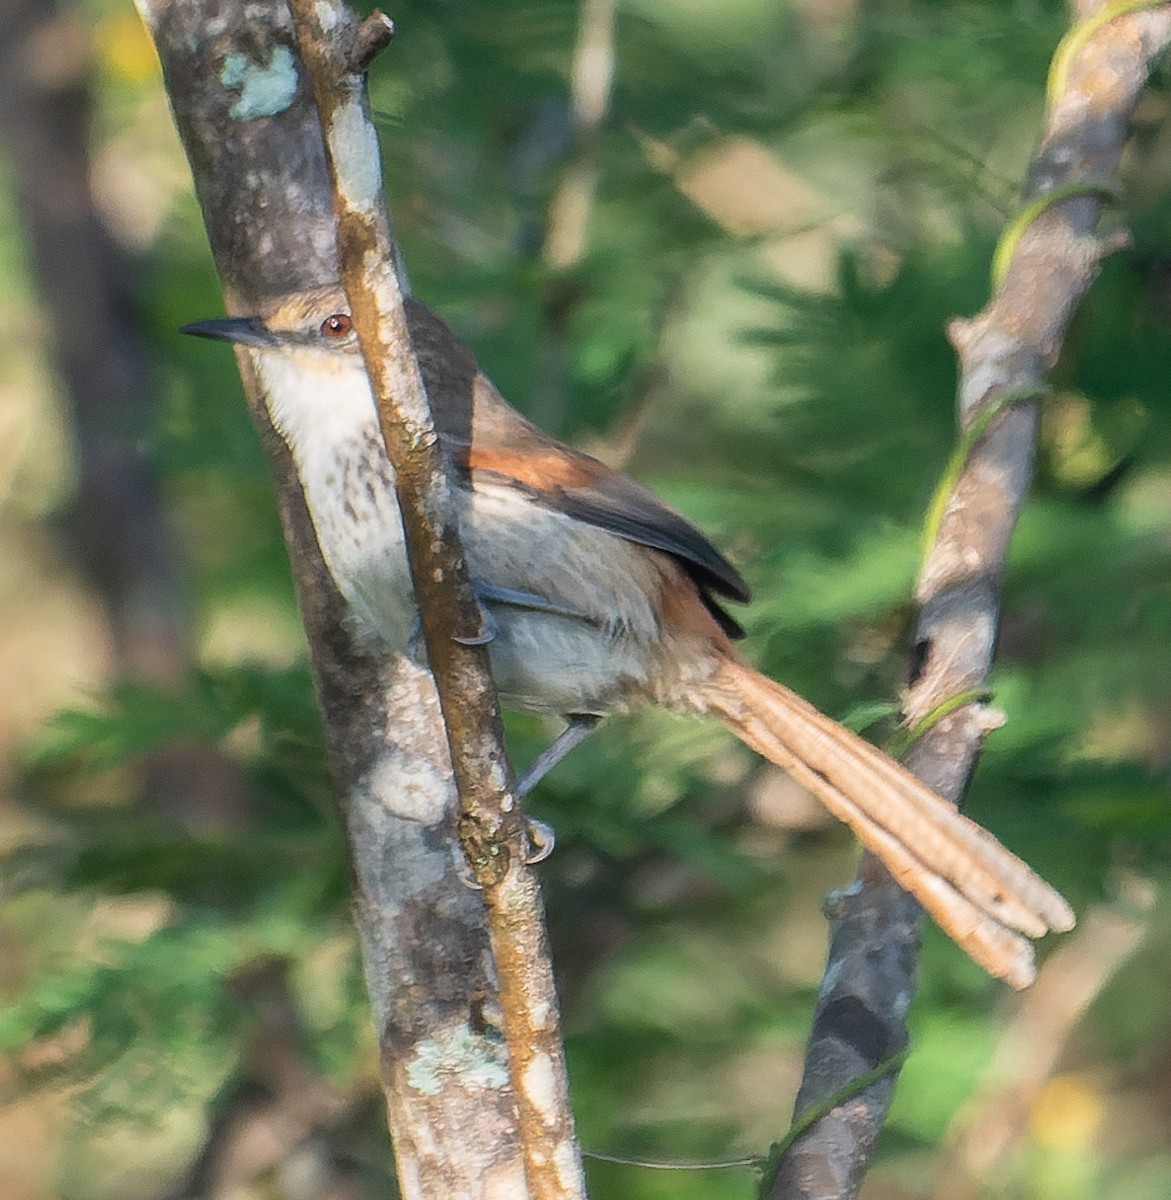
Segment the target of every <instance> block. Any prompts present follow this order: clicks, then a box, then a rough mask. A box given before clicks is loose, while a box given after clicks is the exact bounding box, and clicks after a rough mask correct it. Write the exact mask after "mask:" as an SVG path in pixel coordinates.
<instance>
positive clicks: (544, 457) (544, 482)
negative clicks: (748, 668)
mask: <svg viewBox="0 0 1171 1200" xmlns="http://www.w3.org/2000/svg"><path fill="white" fill-rule="evenodd" d="M407 317H408V320H409V322H410V325H411V334H412V340H413V342H414V345H415V350H416V352H417V353H418V355H419V363H420V366H421V368H422V371H423V377H424V380H425V382H426V386H427V394H428V397H429V399H430V401H431V405H432V410H433V412H434V414H435V421H436V425H437V427H438V429H439V432H440V434H441V436H442V437H443V440H444V442H445V443H446V444H447V446H448V447H449V450H450V452H451V454H452V458H453V460H454V461H455V462H456V464H457V465H458V466H460V467H462V468H463V469H465V470H471V471H473V472H476V473H479V472H486V473H488V474H490V475H492V476H493V478H495V479H498V480H503V481H505V482H507V483H508V484H510V485H511V486H514V487H519V488H523V489H524V490H525V492H526V493H527V494H528V495H530V496H531V497H532V499H533V500H534V501H535V502H537V503H539V504H543V505H546V506H547V507H549V508H552V509H555V510H557V511H559V512H563V513H566V514H567V515H568V516H571V517H576V518H577V519H578V520H580V521H585V522H587V523H589V524H591V525H595V526H597V527H598V528H599V529H605V530H607V531H609V532H610V533H613V534H615V535H616V536H618V537H621V538H626V539H627V540H628V541H631V542H637V543H638V544H639V545H642V546H650V547H651V548H652V549H655V550H662V551H663V552H664V553H666V554H670V555H672V556H673V557H674V558H675V559H677V560H678V561H679V563H680V564H681V565H682V566H683V567H684V569H685V570H686V571H687V572H688V574H689V575H690V576H691V578H692V579H693V580H694V581H695V583H696V586H697V587H698V589H699V593H700V595H701V596H702V598H703V601H704V603H705V604H706V605H707V607H708V609H709V611H710V612H711V614H712V616H713V617H715V619H716V620H717V621H718V622H719V624H720V626H721V628H722V629H723V630H724V632H725V633H727V634H728V635H729V636H731V637H740V636H742V634H743V630H742V629H741V628H740V626H739V625H738V624H737V623H736V622H735V621H734V620H733V619H732V618H731V617H730V616H728V614H727V613H725V612H724V611H723V609H722V608H720V606H719V605H718V604H717V603H716V601H715V600H714V599H713V598H712V596H711V593H713V592H714V593H716V594H717V595H720V596H727V597H728V598H729V599H731V600H739V601H742V602H743V601H746V600H747V599H748V585H747V584H746V583H745V582H744V580H743V578H741V576H740V573H739V572H738V571H737V570H736V568H735V567H733V566H732V564H731V563H730V562H728V560H727V559H726V558H725V557H724V556H723V555H722V554H721V553H720V552H719V551H718V550H717V549H716V548H715V547H714V546H713V545H712V544H711V542H709V541H708V540H707V538H705V537H704V536H703V534H702V533H700V532H699V530H698V529H696V528H695V526H694V525H692V524H691V522H690V521H688V520H687V519H686V518H685V517H683V516H682V515H681V514H679V513H677V512H676V511H675V510H674V509H673V508H670V507H669V506H668V505H666V504H664V503H663V501H662V500H660V499H659V498H658V497H657V496H656V495H655V494H654V493H653V492H651V491H649V490H648V489H647V488H645V487H643V486H642V485H641V484H639V483H635V481H634V480H633V479H630V478H629V477H627V476H625V475H622V474H620V473H619V472H617V471H613V470H611V469H610V468H609V467H607V466H606V465H605V464H604V463H601V462H599V461H598V460H597V459H596V458H591V457H590V456H589V455H588V454H582V453H581V452H580V451H578V450H573V449H571V448H570V447H568V446H565V445H563V444H562V443H561V442H558V441H557V440H556V439H555V438H552V437H550V436H549V435H548V434H547V433H545V432H544V431H543V430H541V429H539V428H538V427H537V426H536V425H534V424H532V422H531V421H528V420H526V419H525V418H524V417H522V416H521V415H520V414H519V413H518V412H517V411H516V410H515V409H514V408H512V407H511V406H510V405H509V404H508V403H507V401H505V399H504V398H503V397H502V396H501V395H500V393H499V392H498V391H497V390H496V389H495V388H494V387H493V386H492V383H491V382H490V381H489V380H488V379H487V378H486V377H485V376H484V375H483V374H481V373H480V372H479V371H478V370H477V368H476V364H475V360H474V359H473V358H472V356H471V355H470V354H469V353H468V351H467V350H466V348H465V347H463V345H462V343H460V342H459V341H458V339H456V338H455V336H454V335H453V334H452V333H451V331H450V330H449V329H448V328H447V326H446V325H444V324H443V322H442V321H440V320H439V318H438V317H436V316H435V315H434V313H432V312H430V310H429V309H427V308H426V307H424V306H423V305H422V304H419V303H418V302H417V301H414V300H412V301H410V302H409V303H408V306H407Z"/></svg>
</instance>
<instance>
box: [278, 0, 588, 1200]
mask: <svg viewBox="0 0 1171 1200" xmlns="http://www.w3.org/2000/svg"><path fill="white" fill-rule="evenodd" d="M290 9H291V12H292V14H293V24H294V27H295V29H296V32H297V40H298V43H299V46H300V49H301V54H302V57H303V59H304V61H305V65H306V69H307V74H308V76H309V79H310V82H311V85H312V88H313V93H314V96H315V98H316V100H317V107H318V111H319V113H320V115H321V123H322V131H323V133H324V137H325V145H326V154H327V162H328V164H329V170H330V176H331V180H332V183H333V198H334V209H335V213H336V215H337V222H338V258H339V262H340V266H341V275H342V282H343V284H344V286H345V289H346V293H347V295H348V297H349V299H350V303H351V311H352V315H353V319H354V326H355V328H356V329H357V331H358V337H359V342H360V344H361V346H362V353H363V357H364V359H365V362H366V370H367V374H368V375H369V377H370V383H371V387H372V389H373V391H374V395H375V398H376V400H377V403H378V411H379V416H380V419H381V424H382V436H383V439H384V441H385V443H386V451H387V457H388V458H389V459H390V462H391V464H392V466H393V467H394V473H395V489H396V492H397V494H398V501H399V508H400V510H401V513H402V522H403V530H404V532H405V534H406V542H407V554H408V559H409V562H410V567H411V578H412V582H413V586H414V592H415V597H416V600H417V603H418V605H419V611H420V617H421V623H422V628H423V637H424V640H425V642H426V645H427V657H428V662H429V665H430V668H431V672H432V674H433V675H434V677H435V685H436V689H437V691H438V693H439V701H440V705H441V707H442V709H443V717H444V724H445V726H446V732H447V740H448V745H449V747H450V750H451V760H452V768H453V771H454V775H455V781H456V787H457V790H458V792H459V804H460V842H461V844H462V845H463V848H464V852H465V855H466V857H467V860H468V863H469V865H470V867H471V869H472V872H473V873H474V875H475V877H476V880H477V882H478V883H479V884H480V886H481V887H482V888H483V893H484V902H485V905H486V908H487V913H488V930H489V937H490V940H491V943H492V950H493V956H494V959H495V964H496V973H497V979H498V983H499V988H500V1009H501V1020H502V1025H503V1032H504V1040H505V1045H506V1047H507V1050H508V1064H509V1069H510V1073H511V1077H512V1086H513V1091H514V1094H515V1097H516V1104H517V1118H518V1122H519V1130H520V1138H521V1146H522V1149H523V1153H524V1159H525V1173H526V1177H527V1181H528V1185H529V1189H530V1192H531V1194H532V1196H533V1197H534V1198H536V1200H546V1198H547V1200H562V1198H573V1197H577V1196H581V1195H583V1194H584V1184H583V1180H582V1173H581V1160H580V1154H579V1152H578V1149H577V1144H576V1141H575V1137H574V1129H573V1118H572V1115H571V1113H570V1110H569V1104H568V1084H567V1078H566V1073H565V1061H564V1055H563V1051H562V1048H561V1039H560V1031H559V1023H558V1020H557V1004H556V992H555V988H554V985H553V975H552V965H551V962H550V956H549V949H548V944H547V940H546V937H545V930H544V920H543V915H542V912H541V906H540V897H539V894H538V891H537V887H536V882H535V879H534V876H533V872H532V870H531V869H530V868H528V867H527V866H526V864H525V861H524V860H525V855H526V832H525V828H524V824H523V818H522V814H521V812H520V808H519V806H518V804H517V802H516V798H515V796H514V795H513V792H512V785H513V780H512V776H511V769H510V767H509V765H508V759H507V755H506V752H505V748H504V731H503V726H502V725H501V721H500V711H499V705H498V702H497V699H496V689H495V686H494V684H493V682H492V677H491V674H490V671H489V666H488V652H487V647H486V646H485V645H484V639H483V637H482V636H480V634H481V632H482V623H483V616H482V614H481V612H480V609H479V606H478V604H477V603H476V600H475V597H474V595H473V593H472V589H471V584H470V582H469V578H468V572H467V565H466V562H465V560H464V557H463V551H462V548H461V546H460V543H459V533H458V527H457V517H456V513H457V506H456V504H455V503H454V501H453V498H452V493H453V485H452V483H451V481H450V479H449V469H448V464H447V461H446V459H445V457H444V454H443V452H442V449H441V446H440V443H439V441H438V439H437V437H436V435H435V428H434V423H433V421H432V419H431V411H430V406H429V403H428V399H427V394H426V391H425V389H424V386H423V379H422V374H421V372H420V368H419V364H418V360H417V358H416V357H415V352H414V349H413V347H412V344H411V336H410V332H409V330H408V327H407V319H406V312H405V309H404V298H405V297H404V293H405V291H406V289H405V286H404V277H403V275H402V272H401V271H400V270H399V268H398V250H397V247H396V246H395V245H394V243H393V241H392V239H391V237H390V225H389V219H388V217H387V215H386V211H385V207H384V204H383V201H382V194H381V193H382V188H381V184H382V180H381V172H380V171H379V170H378V169H377V164H378V162H379V151H378V140H377V134H376V133H375V130H374V125H373V122H372V120H371V117H370V109H369V104H368V101H367V98H366V91H365V81H364V78H363V76H362V75H361V74H357V73H354V72H353V70H352V69H351V67H350V64H351V63H352V62H354V61H361V60H362V57H363V55H362V54H361V53H360V52H356V51H355V47H356V46H359V47H362V46H367V45H369V44H371V43H372V42H376V41H377V40H378V39H377V37H375V36H373V35H372V34H371V32H370V27H371V25H372V24H378V23H381V24H382V25H383V26H385V27H388V23H387V22H386V18H385V17H383V16H382V15H381V14H380V13H377V12H375V13H373V14H371V15H370V16H369V17H367V18H366V20H365V21H364V22H362V23H360V24H359V23H357V22H356V21H355V19H354V18H353V16H352V15H351V14H350V12H349V10H348V9H347V8H346V7H345V6H344V5H343V4H341V3H340V2H337V0H290ZM388 31H389V29H388Z"/></svg>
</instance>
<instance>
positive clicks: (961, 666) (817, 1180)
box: [767, 4, 1171, 1200]
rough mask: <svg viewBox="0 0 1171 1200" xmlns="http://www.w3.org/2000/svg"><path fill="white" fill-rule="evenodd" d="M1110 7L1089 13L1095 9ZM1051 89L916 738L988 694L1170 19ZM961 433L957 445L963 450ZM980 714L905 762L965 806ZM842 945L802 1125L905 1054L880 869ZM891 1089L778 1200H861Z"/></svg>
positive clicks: (1139, 27)
mask: <svg viewBox="0 0 1171 1200" xmlns="http://www.w3.org/2000/svg"><path fill="white" fill-rule="evenodd" d="M1108 7H1109V6H1107V5H1102V4H1099V5H1096V6H1093V10H1094V12H1102V11H1104V10H1106V9H1107V8H1108ZM1089 10H1090V6H1083V9H1082V15H1083V17H1084V18H1086V19H1089V20H1091V21H1094V22H1095V28H1093V29H1092V30H1091V31H1090V35H1089V36H1086V37H1074V38H1072V39H1067V40H1066V41H1065V42H1064V43H1063V46H1064V47H1067V48H1068V47H1069V46H1070V45H1073V50H1072V52H1071V51H1068V50H1066V51H1063V54H1064V55H1065V57H1064V60H1063V62H1062V63H1061V70H1060V72H1055V77H1056V78H1057V79H1058V82H1059V83H1060V87H1059V89H1057V90H1055V92H1054V93H1053V94H1052V98H1051V103H1050V106H1049V109H1048V111H1047V113H1046V120H1045V128H1044V133H1043V136H1042V139H1041V144H1040V147H1039V148H1038V150H1037V153H1036V155H1035V157H1034V159H1033V163H1032V167H1031V170H1030V174H1029V180H1028V184H1027V186H1026V193H1025V196H1024V199H1023V204H1022V207H1023V208H1028V206H1030V205H1035V204H1036V202H1037V201H1038V200H1040V199H1041V198H1043V197H1047V196H1050V195H1051V194H1053V193H1055V192H1057V191H1058V190H1059V189H1067V188H1068V189H1072V190H1071V191H1070V193H1069V194H1067V195H1064V198H1062V199H1061V200H1060V201H1059V202H1057V203H1052V204H1045V205H1042V206H1039V207H1037V208H1035V210H1034V211H1033V212H1032V213H1031V216H1032V220H1031V221H1030V222H1029V223H1028V225H1027V227H1026V228H1021V229H1020V230H1019V235H1018V236H1016V237H1015V242H1014V244H1013V245H1012V247H1011V259H1010V260H1009V262H1008V263H1007V267H1006V269H1005V270H1004V274H1003V281H999V280H998V281H997V285H996V292H995V295H994V297H993V299H992V302H991V304H990V305H989V306H988V308H986V309H985V310H984V312H982V313H981V314H980V315H979V316H977V317H975V318H973V319H972V320H970V321H956V322H954V323H953V325H952V327H951V330H950V333H951V338H952V342H953V344H954V345H955V347H956V350H957V353H958V355H959V358H960V366H961V378H960V384H959V396H958V405H959V421H960V428H961V430H962V431H967V430H972V429H973V428H977V427H978V425H979V423H981V416H982V414H983V413H985V412H986V411H987V410H988V409H989V408H990V407H991V406H996V405H998V403H1000V401H999V398H1000V397H1003V396H1005V395H1009V396H1014V397H1017V399H1016V400H1015V402H1013V403H1010V404H1008V405H1006V406H1005V407H1004V408H1003V410H1002V411H1000V412H998V413H997V415H996V416H995V419H994V420H992V421H991V422H990V424H989V426H988V428H987V429H985V430H983V431H982V435H981V436H979V437H977V438H976V439H974V444H972V445H971V446H970V447H968V448H967V452H966V453H965V455H964V459H963V463H962V466H961V468H960V469H959V470H958V471H956V473H955V477H954V480H953V481H952V484H951V487H950V489H949V492H948V495H947V496H946V497H945V498H944V500H943V503H942V505H941V506H940V510H939V512H938V523H937V529H936V533H935V537H934V539H933V541H932V544H931V546H930V547H929V549H928V551H927V553H926V556H925V558H924V562H923V566H922V570H921V572H920V576H919V581H918V584H917V587H916V593H915V595H916V600H917V602H918V606H919V611H918V618H917V621H916V628H915V654H914V663H915V669H914V671H913V678H912V683H911V688H910V690H909V692H908V695H907V698H906V705H905V711H906V714H907V719H908V724H910V725H911V726H915V725H917V724H918V723H919V722H921V721H922V720H923V718H924V717H925V716H927V714H929V713H933V712H936V711H938V710H939V709H940V707H941V706H942V705H945V704H946V703H947V702H948V701H949V699H950V698H951V697H953V696H956V695H959V694H961V693H964V692H971V691H974V690H978V689H980V688H982V687H983V686H984V684H985V680H986V679H987V676H988V671H989V668H990V666H991V663H992V654H993V649H994V646H995V640H996V629H997V623H998V618H999V593H1000V581H1001V576H1002V574H1003V570H1004V562H1005V555H1006V552H1007V549H1008V542H1009V537H1010V535H1011V532H1012V529H1013V526H1014V525H1015V523H1016V519H1017V514H1018V513H1019V511H1020V507H1021V505H1022V503H1023V501H1024V497H1025V492H1026V490H1027V488H1028V485H1029V481H1030V477H1031V474H1032V465H1033V457H1034V453H1035V447H1036V440H1037V429H1038V421H1039V417H1038V402H1037V400H1036V399H1035V397H1036V396H1037V395H1038V394H1039V392H1040V389H1042V388H1043V386H1044V377H1045V374H1046V372H1047V371H1048V370H1049V369H1050V368H1051V367H1052V366H1053V364H1054V362H1055V361H1056V358H1057V355H1058V351H1059V350H1060V347H1061V343H1062V339H1063V337H1064V335H1065V332H1066V329H1067V328H1068V326H1069V322H1070V320H1071V318H1072V316H1073V313H1074V311H1075V309H1076V308H1077V305H1078V304H1079V303H1080V301H1081V298H1082V296H1083V295H1084V294H1085V292H1086V290H1087V289H1088V288H1089V286H1090V284H1091V283H1092V281H1093V280H1094V278H1095V276H1096V275H1097V272H1098V266H1099V263H1100V261H1101V258H1102V257H1103V255H1104V254H1105V253H1108V252H1109V250H1110V249H1111V248H1112V245H1113V243H1112V242H1111V241H1110V239H1105V240H1104V239H1101V238H1099V237H1098V236H1096V235H1095V232H1094V231H1095V228H1096V225H1097V222H1098V218H1099V215H1100V213H1101V210H1102V203H1103V202H1102V198H1101V197H1102V194H1103V192H1105V191H1107V190H1108V189H1110V188H1112V187H1113V183H1114V180H1113V176H1114V172H1115V170H1116V168H1117V165H1118V161H1119V158H1120V156H1121V153H1122V149H1123V145H1124V143H1125V139H1126V133H1127V126H1128V122H1129V120H1130V116H1131V114H1132V112H1133V110H1134V107H1135V105H1136V103H1137V102H1138V98H1139V95H1140V93H1141V91H1142V88H1143V86H1144V84H1145V82H1146V78H1147V74H1148V72H1149V70H1150V65H1151V62H1152V60H1153V59H1154V57H1155V55H1157V54H1158V53H1159V52H1160V51H1161V50H1162V49H1163V48H1164V46H1165V45H1166V44H1167V43H1168V41H1169V40H1171V11H1169V10H1168V7H1167V6H1165V5H1164V6H1162V7H1160V8H1159V9H1157V10H1152V11H1144V12H1136V13H1130V14H1125V15H1119V16H1117V17H1116V18H1115V19H1112V20H1109V21H1107V22H1105V23H1103V22H1101V21H1098V20H1095V17H1094V15H1093V12H1091V11H1089ZM962 437H963V434H962V433H961V438H962ZM989 718H990V714H989V712H988V710H987V709H986V708H985V706H984V705H983V704H981V703H979V702H973V703H970V704H968V705H965V706H963V707H960V708H958V709H955V710H954V711H952V712H950V713H948V715H947V716H945V717H944V718H943V719H942V720H939V721H937V722H936V723H935V724H933V725H932V726H931V728H930V729H929V730H928V731H927V732H926V734H925V735H924V736H923V737H922V738H921V739H920V740H919V741H917V742H916V743H915V745H914V746H913V747H912V749H911V751H910V753H909V755H908V760H907V761H908V765H909V766H910V767H911V768H912V770H914V771H915V772H916V774H918V775H919V776H920V777H921V778H923V779H924V780H925V781H926V782H927V783H929V784H930V785H931V786H932V787H933V788H934V789H935V790H936V791H938V792H939V793H940V794H942V795H944V796H946V797H948V798H950V799H952V800H954V801H957V802H958V801H959V799H960V797H961V796H962V795H963V792H964V789H965V787H966V785H967V781H968V779H969V777H970V775H971V773H972V770H973V768H974V766H975V762H976V757H977V755H978V753H979V750H980V746H981V743H982V741H983V737H984V735H985V733H986V732H987V731H988V729H989V727H990V721H989ZM833 918H834V931H833V938H832V943H831V946H830V952H829V961H828V964H827V967H826V973H825V978H824V981H823V984H822V989H821V993H820V996H819V998H818V1005H817V1013H816V1016H815V1018H814V1027H813V1033H812V1036H811V1040H810V1045H809V1049H808V1052H807V1056H806V1063H805V1075H804V1079H803V1081H802V1085H801V1089H800V1092H799V1093H798V1097H797V1104H796V1110H797V1112H799V1113H800V1112H803V1111H805V1110H806V1109H807V1108H809V1107H810V1106H812V1105H813V1104H816V1103H817V1101H818V1100H819V1099H820V1098H822V1097H825V1096H827V1095H829V1094H832V1093H833V1092H834V1091H835V1090H836V1089H838V1088H840V1087H841V1086H842V1085H843V1084H844V1083H845V1082H846V1081H847V1080H848V1079H850V1078H851V1077H853V1076H856V1075H859V1074H861V1073H862V1072H864V1071H867V1070H870V1069H873V1067H874V1066H875V1065H876V1064H877V1063H878V1062H880V1061H881V1060H882V1059H883V1058H885V1057H887V1056H889V1055H890V1054H892V1053H893V1052H894V1051H896V1050H897V1049H899V1048H900V1047H902V1046H904V1045H905V1044H906V1042H907V1029H906V1014H907V1010H908V1007H909V1005H910V1001H911V996H912V994H913V991H914V983H915V967H916V962H917V958H918V942H919V928H920V923H921V915H920V913H919V912H918V910H917V906H916V905H915V904H914V902H913V901H911V900H910V898H909V897H907V896H906V895H905V894H903V893H902V892H901V891H900V890H899V888H898V887H897V886H896V885H895V884H894V883H893V881H892V880H891V879H890V877H889V876H888V875H887V873H886V872H885V870H883V869H882V868H881V866H880V865H879V864H878V863H876V862H875V861H874V860H873V859H872V858H871V857H869V856H865V857H864V859H863V862H862V865H861V868H860V870H859V876H858V879H857V881H856V882H855V884H854V885H853V886H852V887H851V888H850V889H848V890H847V891H846V892H845V893H843V894H842V895H841V896H840V897H839V898H838V900H837V901H836V903H835V906H834V912H833ZM894 1083H895V1080H894V1077H893V1075H890V1076H886V1077H884V1078H883V1079H881V1080H879V1081H878V1082H876V1083H874V1084H873V1085H872V1086H871V1087H869V1088H868V1089H866V1091H865V1092H864V1093H862V1094H860V1095H858V1096H855V1097H853V1098H852V1099H851V1101H850V1102H849V1103H848V1104H846V1105H843V1106H841V1107H839V1108H836V1109H835V1110H834V1111H833V1112H831V1113H829V1114H827V1115H826V1116H825V1117H824V1118H823V1119H822V1120H821V1121H819V1122H818V1123H817V1125H816V1126H814V1128H813V1129H811V1130H810V1131H809V1132H808V1133H807V1134H806V1135H805V1136H804V1137H803V1138H801V1139H800V1141H799V1142H798V1143H797V1144H796V1145H794V1146H793V1147H792V1149H791V1151H790V1153H789V1154H788V1155H786V1156H785V1158H784V1160H783V1161H782V1162H781V1164H780V1169H779V1171H778V1172H777V1175H776V1178H775V1180H774V1181H773V1182H772V1184H771V1186H770V1187H769V1188H768V1190H767V1195H768V1196H769V1197H770V1200H848V1198H850V1197H853V1196H855V1195H856V1194H857V1190H858V1187H859V1186H860V1184H861V1181H862V1177H863V1175H864V1172H865V1169H866V1164H867V1162H868V1159H869V1155H870V1152H871V1150H872V1149H873V1146H874V1144H875V1141H876V1139H877V1137H878V1133H879V1130H880V1129H881V1127H882V1123H883V1120H884V1119H885V1116H886V1111H887V1107H888V1105H889V1103H890V1098H891V1095H892V1093H893V1089H894Z"/></svg>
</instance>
